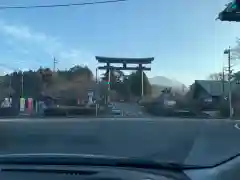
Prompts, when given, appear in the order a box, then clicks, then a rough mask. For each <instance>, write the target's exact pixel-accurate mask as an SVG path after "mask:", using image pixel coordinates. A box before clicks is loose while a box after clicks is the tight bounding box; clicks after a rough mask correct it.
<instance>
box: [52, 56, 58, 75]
mask: <svg viewBox="0 0 240 180" xmlns="http://www.w3.org/2000/svg"><path fill="white" fill-rule="evenodd" d="M57 63H58V61H57V60H56V58H55V57H54V58H53V72H55V71H56V64H57Z"/></svg>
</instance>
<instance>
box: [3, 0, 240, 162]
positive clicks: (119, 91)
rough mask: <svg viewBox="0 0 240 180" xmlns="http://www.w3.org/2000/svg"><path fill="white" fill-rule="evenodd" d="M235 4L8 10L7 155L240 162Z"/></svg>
mask: <svg viewBox="0 0 240 180" xmlns="http://www.w3.org/2000/svg"><path fill="white" fill-rule="evenodd" d="M227 3H228V1H227V0H221V1H220V0H219V1H207V0H205V1H201V2H200V1H196V2H192V3H189V1H187V0H181V1H179V0H178V1H176V2H174V3H169V1H159V0H111V1H108V0H70V1H68V2H66V1H58V0H51V1H47V0H42V1H41V2H40V1H39V2H32V1H30V0H22V1H21V2H19V1H17V0H12V1H9V0H8V1H7V0H4V1H1V3H0V14H1V19H0V36H1V42H0V47H1V60H0V73H1V75H0V101H1V108H0V118H1V119H0V155H5V154H29V153H30V154H31V153H58V154H59V153H63V154H69V155H70V154H88V155H89V154H93V155H104V156H114V157H131V158H140V159H144V160H158V161H159V162H175V163H179V164H187V165H212V164H215V163H218V162H220V161H223V160H224V159H227V158H230V157H231V156H235V155H236V154H238V153H240V145H239V142H238V139H237V137H239V135H240V131H239V130H240V123H239V122H238V121H236V120H237V119H240V114H239V112H240V111H239V110H240V106H239V105H240V103H239V102H240V94H239V88H240V86H239V82H240V71H239V66H238V64H239V63H238V62H239V61H238V60H239V57H240V56H239V52H240V51H239V50H240V46H239V39H236V37H238V36H239V34H238V29H239V27H238V26H237V23H238V21H240V18H239V17H238V16H239V14H238V12H240V6H238V3H236V4H235V2H233V3H230V4H228V5H227V7H226V6H225V4H227ZM233 5H234V6H233ZM225 11H226V12H225ZM229 13H230V14H229ZM234 13H235V14H234ZM216 19H217V20H216ZM226 21H228V22H232V23H226Z"/></svg>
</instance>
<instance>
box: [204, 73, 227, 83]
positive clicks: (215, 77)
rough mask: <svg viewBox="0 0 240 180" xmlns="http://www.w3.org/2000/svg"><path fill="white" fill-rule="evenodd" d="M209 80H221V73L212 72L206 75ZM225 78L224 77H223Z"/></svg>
mask: <svg viewBox="0 0 240 180" xmlns="http://www.w3.org/2000/svg"><path fill="white" fill-rule="evenodd" d="M208 79H209V80H216V81H221V80H223V74H222V73H220V72H219V73H212V74H210V75H209V76H208ZM224 79H225V77H224Z"/></svg>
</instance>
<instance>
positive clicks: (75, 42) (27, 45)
mask: <svg viewBox="0 0 240 180" xmlns="http://www.w3.org/2000/svg"><path fill="white" fill-rule="evenodd" d="M87 1H91V0H51V1H49V0H41V1H33V0H21V3H20V1H19V0H1V2H0V5H1V6H3V5H32V4H39V3H41V4H54V3H74V2H87ZM93 1H94V0H93ZM227 2H228V1H227V0H201V1H193V0H174V1H163V0H129V1H128V2H124V3H116V4H108V5H106V4H105V5H95V6H84V7H72V8H56V9H31V10H7V11H0V39H1V41H0V53H1V56H0V65H6V66H7V67H8V68H7V67H6V66H5V67H3V66H2V67H0V69H1V71H2V72H3V71H9V67H10V68H14V69H18V68H19V69H28V68H35V69H36V68H38V67H39V66H45V67H47V66H48V67H52V66H53V62H52V57H53V56H55V57H56V58H57V59H58V61H59V63H58V65H57V67H58V68H59V69H65V68H69V67H71V66H73V65H75V64H80V65H83V64H85V65H88V66H89V67H90V68H91V69H92V70H94V69H95V68H96V66H97V63H96V61H95V59H94V57H95V55H103V56H118V57H150V56H154V57H155V61H154V63H153V64H152V71H151V72H149V73H148V75H149V76H150V77H153V76H158V75H159V76H166V77H170V78H174V79H177V80H179V81H181V82H183V83H185V84H191V83H192V82H193V81H194V79H206V78H207V76H208V75H209V74H210V73H212V72H218V71H221V69H222V66H223V63H225V64H226V63H227V62H226V56H224V55H223V50H224V49H225V48H227V47H228V46H229V45H231V46H236V38H237V37H240V23H230V22H220V21H215V18H216V16H217V14H218V12H219V11H220V10H222V9H223V8H224V5H225V4H226V3H227ZM236 68H237V67H236Z"/></svg>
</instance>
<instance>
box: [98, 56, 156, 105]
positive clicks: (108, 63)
mask: <svg viewBox="0 0 240 180" xmlns="http://www.w3.org/2000/svg"><path fill="white" fill-rule="evenodd" d="M96 60H97V61H98V63H101V64H105V65H104V66H98V67H97V69H96V71H97V70H98V69H99V70H106V71H108V82H109V84H108V90H110V87H111V86H110V82H111V79H110V78H111V70H131V71H134V70H140V71H141V75H142V76H141V79H142V80H141V95H142V96H143V95H144V86H143V72H144V71H151V68H150V67H145V66H144V65H148V64H151V63H152V62H153V60H154V57H149V58H117V57H102V56H96ZM112 64H122V67H115V66H112ZM129 64H133V65H134V64H135V65H137V66H136V67H128V66H127V65H129ZM96 74H97V72H96ZM96 76H97V75H96ZM109 101H110V99H109V96H108V102H109Z"/></svg>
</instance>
